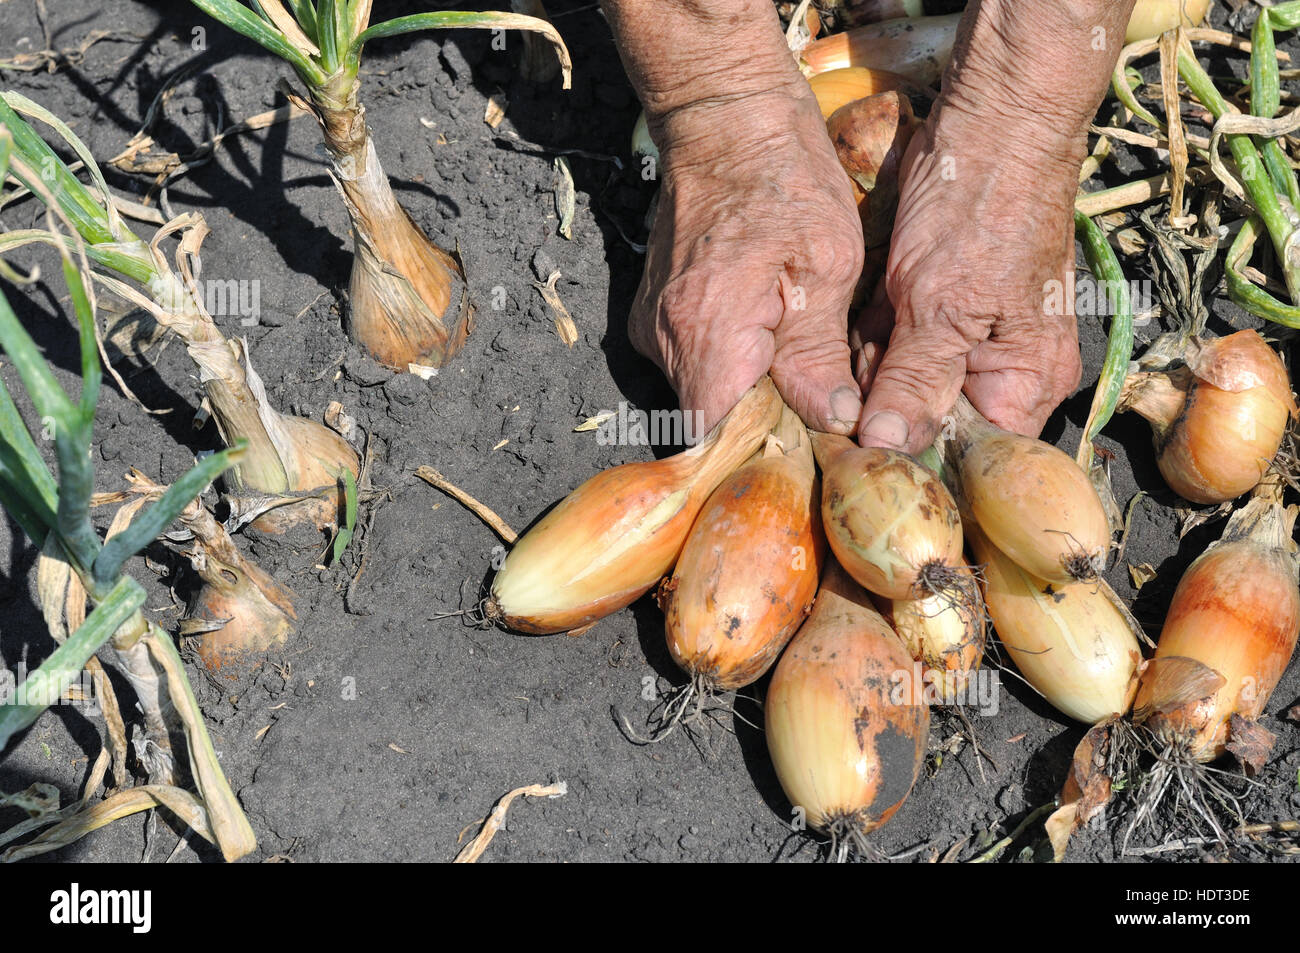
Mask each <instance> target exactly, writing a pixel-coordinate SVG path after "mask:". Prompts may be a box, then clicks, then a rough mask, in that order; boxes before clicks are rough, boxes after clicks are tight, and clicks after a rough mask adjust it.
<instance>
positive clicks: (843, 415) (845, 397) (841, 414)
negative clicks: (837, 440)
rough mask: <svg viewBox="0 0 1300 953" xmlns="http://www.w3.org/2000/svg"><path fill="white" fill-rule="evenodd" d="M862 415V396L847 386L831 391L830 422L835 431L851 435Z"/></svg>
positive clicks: (856, 390)
mask: <svg viewBox="0 0 1300 953" xmlns="http://www.w3.org/2000/svg"><path fill="white" fill-rule="evenodd" d="M861 413H862V394H861V393H860V392H859V391H858V389H857V388H855V387H849V386H848V385H847V384H846V385H844V386H842V387H837V388H835V389H834V390H833V391H831V418H832V419H831V421H830V423H831V424H832V425H833V426H835V429H836V430H837V431H840V432H842V433H846V434H848V433H853V428H854V427H856V426H857V424H858V416H859V415H860V414H861Z"/></svg>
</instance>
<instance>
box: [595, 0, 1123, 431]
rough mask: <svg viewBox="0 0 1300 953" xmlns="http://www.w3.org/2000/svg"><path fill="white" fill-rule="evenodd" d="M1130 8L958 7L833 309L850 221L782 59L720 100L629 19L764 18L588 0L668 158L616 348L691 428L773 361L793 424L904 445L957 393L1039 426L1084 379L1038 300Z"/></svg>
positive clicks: (708, 76) (1064, 230)
mask: <svg viewBox="0 0 1300 953" xmlns="http://www.w3.org/2000/svg"><path fill="white" fill-rule="evenodd" d="M1131 6H1132V3H1131V0H1033V2H1030V0H972V2H971V4H970V6H969V7H968V12H967V16H966V18H965V19H964V21H963V28H962V29H963V34H962V37H961V38H960V39H959V41H958V45H957V50H956V52H955V54H954V61H953V65H952V66H951V67H950V68H949V70H948V73H947V74H946V75H945V79H944V86H943V92H942V95H941V96H940V98H939V100H938V101H937V102H936V105H935V108H934V110H933V112H932V113H931V116H930V118H929V119H928V120H927V123H926V126H925V128H924V130H923V131H922V133H920V134H918V135H916V136H915V137H914V138H913V140H912V143H911V145H910V146H909V149H908V152H907V155H906V157H905V159H904V162H903V168H902V174H901V183H900V197H899V210H898V216H897V220H896V224H895V229H894V236H893V240H892V243H891V248H890V254H889V259H888V264H887V269H886V276H885V280H884V281H882V282H880V284H879V286H878V288H877V292H878V293H877V295H876V296H875V298H874V299H873V300H872V301H871V302H870V303H869V304H868V305H867V307H865V308H864V309H863V310H862V312H861V314H860V315H857V316H854V318H853V320H852V321H850V319H849V317H848V310H847V309H848V304H849V301H850V299H851V298H852V295H853V291H854V287H855V285H856V283H857V281H858V276H859V274H860V270H861V261H862V246H861V226H860V223H859V222H858V220H857V215H856V210H855V209H854V206H853V203H852V197H851V194H850V189H849V186H848V180H847V177H846V176H845V175H844V174H843V172H842V171H840V170H839V168H838V164H837V161H836V159H835V156H834V150H833V147H832V146H831V144H830V140H829V138H828V137H827V136H826V134H825V131H824V125H823V122H822V120H821V117H820V114H819V112H818V110H817V109H816V106H815V103H814V102H813V100H812V95H811V91H810V90H809V89H808V87H807V84H806V82H804V81H803V80H802V78H801V77H799V76H798V74H797V73H795V74H793V75H790V72H791V69H790V67H791V64H790V60H789V59H788V58H787V59H786V60H784V63H781V62H779V61H780V59H781V51H780V50H778V52H777V53H774V54H773V53H770V51H766V48H765V52H762V53H754V54H753V55H752V56H751V57H750V59H749V60H747V61H746V63H747V64H754V65H746V66H743V67H741V66H737V67H736V68H737V69H747V70H750V71H751V72H750V73H749V74H737V73H734V72H733V74H732V76H731V81H732V83H733V84H735V83H736V79H737V76H740V77H741V79H743V80H745V82H741V83H739V84H738V85H741V86H743V87H745V88H744V90H743V91H742V92H731V91H730V87H720V88H719V87H712V86H710V85H709V84H710V82H711V80H712V78H714V77H715V76H716V75H717V74H718V73H720V72H721V71H722V67H721V66H717V67H716V68H714V69H712V70H711V71H709V72H706V73H704V74H703V75H701V76H700V77H698V78H693V79H691V80H689V81H688V80H687V79H684V78H679V79H677V80H676V81H672V76H673V74H672V71H671V70H669V69H668V68H667V65H665V64H666V63H668V65H675V66H676V67H677V68H678V69H679V70H687V69H688V68H689V62H690V60H688V59H687V58H685V57H683V58H682V60H681V61H680V62H677V63H669V61H672V60H673V55H674V54H673V50H674V49H675V46H674V44H673V43H669V42H668V41H664V42H663V43H660V44H659V45H656V43H655V42H654V41H652V40H647V39H645V38H644V36H643V34H642V33H640V32H638V29H639V26H638V24H639V22H640V21H639V20H638V18H639V17H641V16H643V15H644V16H647V17H653V18H654V22H655V23H657V24H658V26H659V28H660V30H661V32H663V33H664V34H665V35H668V34H670V33H671V29H672V24H673V23H674V22H676V21H674V20H673V17H674V16H676V15H678V14H680V15H681V16H684V17H687V16H697V17H699V16H704V14H702V13H701V12H700V11H701V9H703V8H706V7H707V8H708V10H709V11H710V12H709V15H710V16H712V17H714V19H715V20H719V21H720V20H722V19H724V17H723V12H722V11H723V8H727V10H728V11H729V12H730V19H728V20H726V23H727V25H728V26H732V25H734V24H738V23H749V22H750V20H752V19H755V18H759V17H760V16H763V15H765V14H764V11H763V10H760V9H759V8H758V7H755V6H753V5H752V4H751V3H750V2H749V0H713V2H711V3H709V4H703V3H690V2H687V0H678V2H669V0H659V2H658V4H657V5H656V6H654V8H653V11H654V12H652V13H646V12H645V11H647V10H648V9H649V8H648V7H647V6H646V5H645V0H605V7H606V10H607V11H609V12H610V13H611V14H612V16H611V20H612V23H613V25H614V27H615V36H616V38H617V39H618V40H619V42H620V51H621V52H622V54H623V57H624V61H625V63H627V64H628V66H629V73H630V74H631V75H632V78H633V82H634V83H635V84H636V85H637V87H638V91H639V92H640V93H641V94H642V99H643V102H645V103H646V108H647V116H648V118H649V121H650V128H651V133H652V135H653V136H654V138H655V141H656V143H657V144H658V145H659V148H660V152H661V154H662V156H663V170H662V171H663V189H662V192H661V196H660V206H659V211H658V217H657V219H656V223H655V227H654V229H653V231H652V234H651V239H650V247H649V251H648V254H647V259H646V270H645V274H644V276H643V279H642V284H641V287H640V290H639V292H638V295H637V298H636V302H635V305H634V307H633V310H632V314H631V316H630V319H629V335H630V337H631V340H632V343H633V345H634V346H635V347H636V348H637V349H638V350H639V351H640V352H641V353H643V354H645V355H646V356H647V357H649V358H651V359H652V360H653V361H655V363H656V364H658V365H659V367H660V368H662V369H663V371H664V373H665V374H666V375H667V376H668V378H669V381H670V382H671V383H672V385H673V387H674V388H675V389H676V391H677V394H678V397H679V398H680V400H681V403H682V406H683V407H686V408H692V409H697V410H700V411H702V413H703V416H704V417H705V418H706V423H709V424H711V423H712V422H713V421H715V420H716V419H718V417H720V416H721V415H722V414H723V413H725V412H726V410H727V409H728V408H729V407H730V406H731V405H732V404H733V403H734V402H735V401H736V399H737V398H738V397H739V395H740V394H741V393H742V392H743V391H744V390H745V389H746V388H748V387H749V386H750V385H751V384H752V383H753V382H754V381H755V380H756V379H757V377H758V376H759V375H761V374H762V373H763V372H764V371H766V370H768V368H769V367H770V368H771V372H772V375H773V380H774V381H775V383H776V385H777V387H778V388H779V389H780V391H781V393H782V395H783V397H785V399H786V402H787V403H789V404H790V406H791V407H792V408H793V409H794V410H795V411H796V412H798V413H799V414H800V416H802V417H803V419H804V421H805V422H806V423H807V424H808V425H809V426H812V427H815V428H817V429H821V430H828V431H832V432H838V433H855V432H856V433H857V434H858V439H859V440H860V442H861V443H863V444H865V445H876V446H886V447H894V448H898V449H903V450H905V451H908V452H911V453H916V452H918V451H919V450H921V449H923V448H924V447H925V446H927V445H928V444H929V443H930V442H931V441H932V440H933V438H934V436H935V434H936V432H937V430H938V428H939V427H940V426H941V422H942V417H943V415H944V414H945V413H946V412H947V410H948V409H949V408H951V406H952V404H953V403H954V401H955V400H956V398H957V396H958V394H959V393H961V392H962V391H963V390H964V391H965V393H966V395H967V396H968V397H969V398H970V400H971V402H972V403H974V405H975V406H976V407H977V408H978V409H979V410H980V411H981V412H983V413H984V415H985V416H986V417H988V418H989V419H990V420H992V421H993V422H994V423H996V424H999V425H1000V426H1002V427H1004V428H1007V429H1009V430H1014V431H1017V432H1020V433H1025V434H1031V435H1037V434H1038V433H1039V431H1040V430H1041V429H1042V426H1043V424H1044V423H1045V422H1046V420H1047V417H1048V416H1049V415H1050V414H1051V412H1052V411H1053V410H1054V409H1055V407H1056V406H1057V405H1058V404H1059V403H1060V402H1061V401H1062V400H1063V399H1064V398H1065V397H1066V396H1068V395H1069V394H1070V393H1071V392H1072V391H1073V389H1074V388H1075V387H1076V386H1077V385H1078V382H1079V376H1080V362H1079V351H1078V340H1077V328H1076V325H1075V319H1074V315H1073V314H1072V313H1065V314H1052V313H1049V312H1048V311H1047V309H1046V308H1045V301H1046V299H1047V297H1048V293H1049V287H1050V285H1049V283H1050V282H1059V281H1064V280H1066V276H1067V274H1069V273H1070V272H1071V270H1072V268H1073V259H1074V255H1073V248H1074V245H1073V221H1072V213H1071V209H1072V203H1073V196H1074V193H1075V189H1076V182H1077V173H1078V168H1079V163H1080V161H1081V160H1082V158H1083V155H1084V151H1085V146H1086V129H1087V125H1088V122H1089V120H1090V118H1091V117H1092V115H1093V113H1094V112H1095V109H1096V106H1097V104H1098V102H1099V101H1100V99H1101V96H1102V94H1103V92H1104V90H1105V86H1106V77H1107V76H1108V74H1109V72H1110V69H1111V68H1112V67H1113V64H1114V59H1115V56H1116V55H1117V53H1118V49H1119V45H1120V38H1122V36H1123V27H1124V24H1125V23H1126V22H1127V18H1128V14H1129V11H1130V9H1131ZM1049 8H1051V9H1049ZM766 9H767V11H769V12H770V6H768V7H767V8H766ZM772 19H773V20H774V18H772ZM711 29H717V24H716V23H714V24H713V25H712V26H711ZM1099 30H1100V31H1101V35H1102V36H1103V39H1104V41H1105V42H1103V43H1101V44H1100V45H1098V44H1097V42H1096V37H1097V36H1098V31H1099ZM685 35H686V34H681V35H680V36H685ZM700 35H706V36H707V35H708V33H707V31H697V32H692V33H691V34H690V36H692V37H698V36H700ZM778 38H779V37H778ZM1090 38H1091V40H1092V43H1093V45H1092V47H1090V46H1089V42H1090ZM682 42H687V41H685V40H682ZM697 42H698V41H697ZM749 42H750V46H751V48H755V47H756V46H757V45H758V44H759V43H760V42H761V38H760V37H757V36H753V37H751V38H750V40H749ZM778 46H779V44H778ZM1081 51H1082V52H1081ZM642 54H644V55H642ZM693 55H695V56H696V58H698V49H696V50H695V51H694V53H693ZM785 56H786V57H788V54H785ZM715 58H716V57H715ZM749 79H753V80H754V81H753V82H748V80H749ZM692 84H693V85H692ZM693 88H699V89H701V90H711V91H712V92H713V94H712V95H707V94H704V93H702V94H701V95H699V96H698V97H694V98H693V97H692V96H691V95H689V94H688V91H689V90H690V89H693ZM720 90H727V92H726V93H725V94H724V93H723V92H721V91H720ZM1031 91H1032V92H1031ZM1027 99H1028V100H1033V101H1032V102H1031V103H1030V104H1029V105H1028V106H1026V100H1027ZM1067 297H1068V296H1067ZM850 325H851V327H850ZM864 400H865V403H864Z"/></svg>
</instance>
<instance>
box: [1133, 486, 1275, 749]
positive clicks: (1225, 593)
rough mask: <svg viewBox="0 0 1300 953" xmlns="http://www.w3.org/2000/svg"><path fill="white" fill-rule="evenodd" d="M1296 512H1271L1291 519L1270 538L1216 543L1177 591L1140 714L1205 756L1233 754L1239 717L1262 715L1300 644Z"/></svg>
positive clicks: (1141, 697) (1145, 681) (1177, 742)
mask: <svg viewBox="0 0 1300 953" xmlns="http://www.w3.org/2000/svg"><path fill="white" fill-rule="evenodd" d="M1247 505H1248V507H1253V506H1257V505H1258V501H1252V502H1251V503H1250V504H1247ZM1278 511H1281V507H1278ZM1239 513H1240V514H1241V516H1243V517H1246V518H1249V517H1250V515H1251V514H1250V513H1248V512H1245V511H1239ZM1294 518H1295V517H1294V514H1290V515H1287V516H1283V515H1282V514H1281V512H1278V513H1274V514H1266V515H1265V519H1266V520H1267V519H1277V520H1279V521H1280V524H1279V525H1280V527H1281V528H1279V529H1277V530H1276V537H1275V539H1274V540H1272V541H1270V542H1263V541H1261V540H1260V539H1258V538H1249V537H1248V538H1242V539H1233V540H1230V541H1226V542H1222V543H1219V544H1217V545H1215V546H1214V547H1212V548H1211V549H1209V550H1207V551H1206V552H1205V553H1203V554H1202V555H1201V556H1199V557H1198V558H1197V559H1196V560H1195V561H1194V562H1193V563H1192V565H1191V566H1189V567H1188V569H1187V571H1186V572H1185V573H1184V574H1183V578H1182V579H1181V580H1180V581H1179V583H1178V588H1177V589H1176V590H1175V591H1174V596H1173V599H1172V600H1171V602H1170V605H1169V612H1168V615H1167V616H1166V617H1165V623H1164V627H1163V628H1162V629H1161V632H1160V641H1159V644H1158V645H1157V646H1156V653H1155V656H1154V658H1153V659H1152V662H1151V665H1150V666H1149V668H1148V670H1147V672H1146V673H1144V675H1143V678H1142V685H1141V687H1140V688H1139V690H1138V695H1137V700H1136V702H1135V703H1134V718H1135V719H1137V720H1141V721H1143V722H1144V723H1145V724H1146V726H1147V727H1148V728H1149V729H1151V730H1152V731H1154V732H1155V733H1156V734H1157V736H1159V737H1161V738H1163V739H1164V740H1166V741H1168V742H1171V743H1173V744H1175V745H1177V747H1178V748H1179V749H1181V750H1183V751H1185V752H1186V753H1188V754H1190V755H1191V756H1192V757H1193V758H1194V759H1195V760H1197V761H1202V762H1205V761H1212V760H1214V759H1215V758H1218V757H1219V756H1220V755H1222V754H1223V753H1224V750H1225V746H1226V744H1227V742H1228V741H1229V719H1230V717H1231V716H1232V715H1234V714H1235V715H1239V716H1240V717H1242V718H1244V719H1246V720H1249V721H1254V720H1255V719H1257V718H1259V716H1260V715H1261V714H1262V713H1263V710H1264V706H1265V704H1266V703H1267V702H1268V699H1269V696H1270V695H1271V694H1272V692H1273V690H1274V689H1275V688H1276V687H1277V683H1278V681H1279V680H1280V679H1281V677H1282V673H1283V672H1284V671H1285V670H1286V667H1287V664H1288V663H1289V662H1290V660H1291V656H1292V655H1293V654H1294V652H1295V647H1296V639H1297V635H1300V588H1298V587H1297V585H1296V569H1295V557H1294V555H1293V553H1294V550H1293V544H1291V542H1290V532H1291V528H1292V522H1293V521H1294ZM1230 528H1231V524H1230ZM1170 660H1173V661H1174V662H1175V663H1179V662H1182V661H1184V660H1191V662H1194V663H1199V665H1200V666H1204V668H1205V669H1208V670H1209V671H1208V672H1205V671H1203V670H1198V668H1197V666H1196V665H1194V664H1184V665H1175V666H1170ZM1162 665H1163V666H1166V667H1167V670H1166V671H1164V672H1162V671H1161V667H1162ZM1171 672H1173V673H1176V674H1173V675H1171ZM1211 675H1217V676H1218V679H1217V680H1213V679H1209V678H1208V676H1211ZM1195 684H1199V685H1200V686H1202V687H1200V688H1196V687H1194V685H1195ZM1211 688H1213V691H1210V689H1211Z"/></svg>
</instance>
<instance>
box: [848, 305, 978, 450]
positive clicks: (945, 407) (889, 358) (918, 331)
mask: <svg viewBox="0 0 1300 953" xmlns="http://www.w3.org/2000/svg"><path fill="white" fill-rule="evenodd" d="M969 347H970V344H969V342H967V341H966V340H965V338H964V337H963V336H962V335H960V334H958V333H957V332H956V331H955V330H953V329H952V328H951V326H950V325H948V324H947V322H946V321H943V320H942V319H941V318H940V319H931V320H929V321H927V322H925V323H924V324H917V323H916V322H907V323H904V322H902V321H900V322H899V324H898V325H896V326H895V328H894V333H893V334H892V335H891V336H890V339H889V346H888V347H887V348H886V350H885V353H884V356H883V357H881V358H880V361H879V365H878V366H877V367H876V368H875V369H874V373H873V374H872V379H871V389H870V390H869V391H868V392H867V402H866V406H865V407H864V408H863V410H862V422H861V424H860V425H859V428H858V442H859V443H861V444H862V445H863V446H864V447H886V448H888V449H891V450H902V451H904V452H906V453H911V454H916V453H919V452H920V451H922V450H924V449H925V448H926V447H928V446H929V445H930V444H931V443H932V442H933V441H934V436H935V433H936V432H937V431H938V429H939V421H940V419H941V418H942V417H943V415H944V414H945V413H947V412H948V411H949V410H950V409H951V408H952V405H953V404H954V403H955V402H956V400H957V395H958V394H959V393H960V392H961V385H962V380H963V378H964V377H965V374H966V353H967V351H968V349H969Z"/></svg>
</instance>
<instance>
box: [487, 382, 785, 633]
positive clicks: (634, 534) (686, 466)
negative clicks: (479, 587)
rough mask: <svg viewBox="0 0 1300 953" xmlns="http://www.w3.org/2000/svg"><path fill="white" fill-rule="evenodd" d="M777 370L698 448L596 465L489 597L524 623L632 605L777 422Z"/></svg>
mask: <svg viewBox="0 0 1300 953" xmlns="http://www.w3.org/2000/svg"><path fill="white" fill-rule="evenodd" d="M781 407H782V404H781V400H780V398H779V397H778V396H777V394H776V388H775V387H774V386H773V385H772V381H771V379H770V378H767V377H764V378H763V379H762V380H761V381H759V382H758V383H757V384H756V385H754V387H752V388H751V389H750V390H749V391H747V392H746V393H745V395H744V396H743V397H742V398H741V399H740V401H739V402H738V403H737V404H736V406H735V407H733V408H732V409H731V411H730V412H729V413H728V414H727V416H726V417H724V418H723V419H722V420H721V421H719V423H718V424H717V426H715V427H714V428H713V429H712V430H711V431H709V433H708V434H707V435H706V436H705V437H704V439H703V440H701V441H700V443H699V444H697V445H696V446H694V447H692V448H691V449H689V450H687V451H685V452H683V453H679V454H676V455H675V456H671V457H666V458H664V459H662V460H653V461H649V462H646V463H628V464H624V465H623V466H619V467H614V468H612V469H610V470H606V471H604V472H603V473H598V474H596V475H595V476H594V477H592V478H591V479H589V480H587V481H586V482H585V483H583V484H582V485H581V486H580V487H578V488H577V489H576V490H574V491H573V492H572V493H570V494H569V495H568V496H567V497H565V498H564V499H563V500H562V501H561V502H560V503H559V505H557V506H556V507H555V509H553V510H551V512H550V513H548V514H547V515H546V516H544V517H543V518H542V519H541V520H540V521H539V522H538V523H537V525H535V526H534V527H533V528H532V529H530V530H529V531H528V532H527V533H525V534H524V535H523V536H521V537H520V538H519V539H518V540H517V541H516V542H515V544H514V547H513V548H512V549H511V550H510V553H509V554H508V555H507V556H506V559H505V563H504V564H503V565H502V567H501V569H500V571H499V572H498V573H497V575H496V578H495V579H494V580H493V582H492V592H491V596H490V598H489V599H488V601H487V603H486V605H485V612H486V614H487V616H488V618H490V619H492V620H494V621H495V620H500V621H502V622H504V623H505V624H506V625H507V626H508V627H510V628H511V629H514V630H516V631H519V632H527V633H531V634H534V635H546V634H551V633H555V632H566V631H571V630H577V629H583V628H585V627H587V626H590V625H591V624H593V623H594V622H596V621H597V620H599V619H602V618H604V617H605V616H607V615H609V614H610V613H612V612H616V611H618V610H619V609H621V608H623V607H624V606H627V605H630V604H631V603H632V602H634V601H635V600H636V599H638V598H639V597H640V596H641V595H643V594H644V593H645V592H646V591H647V590H649V589H650V587H651V586H653V585H654V584H655V583H656V582H658V581H659V579H660V578H661V577H662V576H663V575H664V574H665V573H667V572H668V571H669V570H671V569H672V568H673V563H675V562H676V561H677V557H678V555H679V554H680V553H681V551H682V546H683V545H685V543H686V537H687V534H688V533H689V532H690V529H691V526H692V525H693V524H694V522H695V517H696V516H697V515H698V514H699V512H700V508H701V507H702V506H703V505H704V503H705V501H706V500H707V499H708V497H709V494H710V493H712V492H713V490H714V488H715V487H716V486H717V485H718V484H719V483H721V482H722V480H723V479H725V478H726V477H727V476H728V475H729V474H730V473H731V472H732V471H733V470H735V469H736V468H737V467H738V466H740V464H741V463H743V462H744V461H745V460H746V459H747V458H748V457H750V456H751V455H752V454H753V453H754V451H755V450H756V449H757V448H758V447H759V445H760V444H761V443H762V442H763V438H764V436H765V435H766V434H767V433H768V432H769V431H770V430H771V429H772V427H773V426H774V425H775V424H776V422H777V421H778V419H779V418H780V414H781Z"/></svg>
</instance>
